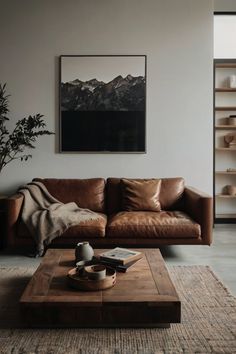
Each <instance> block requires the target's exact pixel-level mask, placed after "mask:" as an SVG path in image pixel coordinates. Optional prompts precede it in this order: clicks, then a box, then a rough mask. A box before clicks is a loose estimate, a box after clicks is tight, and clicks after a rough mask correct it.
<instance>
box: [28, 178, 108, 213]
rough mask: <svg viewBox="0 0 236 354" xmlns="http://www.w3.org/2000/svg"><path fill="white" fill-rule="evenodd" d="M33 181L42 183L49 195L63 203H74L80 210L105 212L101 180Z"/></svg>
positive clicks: (103, 184)
mask: <svg viewBox="0 0 236 354" xmlns="http://www.w3.org/2000/svg"><path fill="white" fill-rule="evenodd" d="M34 181H39V182H42V183H43V184H44V185H45V186H46V188H47V189H48V191H49V193H51V194H52V195H53V196H54V197H55V198H56V199H58V200H59V201H61V202H63V203H69V202H75V203H76V204H77V205H78V206H79V207H80V208H87V209H90V210H93V211H96V212H100V213H104V212H105V196H104V192H105V180H104V179H103V178H89V179H56V178H45V179H41V178H35V179H34Z"/></svg>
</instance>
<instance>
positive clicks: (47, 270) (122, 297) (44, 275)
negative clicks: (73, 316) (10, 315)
mask: <svg viewBox="0 0 236 354" xmlns="http://www.w3.org/2000/svg"><path fill="white" fill-rule="evenodd" d="M138 250H139V251H140V249H138ZM103 251H104V250H102V249H100V250H95V254H99V253H101V252H103ZM141 251H142V252H143V254H144V256H143V258H142V259H141V260H140V261H138V262H137V263H136V264H135V265H134V266H133V267H131V268H130V269H129V270H128V271H127V272H126V273H117V282H116V285H115V286H114V287H113V288H110V289H107V290H100V291H79V290H74V289H72V288H70V287H69V286H68V284H67V278H66V275H67V273H68V271H69V270H70V269H71V268H73V267H74V266H75V256H74V253H75V251H74V250H73V249H49V250H48V251H47V252H46V255H45V256H44V258H43V260H42V263H41V264H40V266H39V267H38V269H37V270H36V272H35V273H34V275H33V277H32V278H31V280H30V282H29V283H28V285H27V287H26V289H25V291H24V293H23V295H22V297H21V299H20V303H21V304H22V305H24V304H27V305H30V304H31V305H35V304H39V303H41V304H42V303H43V304H50V305H53V304H55V305H56V304H61V305H62V304H63V306H75V305H76V306H102V305H103V304H104V305H105V304H106V305H107V304H108V303H109V304H111V303H113V304H114V303H123V304H124V303H128V304H129V306H132V304H136V306H137V303H142V304H143V303H146V304H148V306H159V305H161V306H162V305H163V306H165V305H167V303H168V304H171V305H180V300H179V297H178V295H177V293H176V290H175V287H174V285H173V283H172V281H171V279H170V276H169V273H168V271H167V268H166V266H165V262H164V260H163V258H162V255H161V253H160V251H159V250H158V249H141Z"/></svg>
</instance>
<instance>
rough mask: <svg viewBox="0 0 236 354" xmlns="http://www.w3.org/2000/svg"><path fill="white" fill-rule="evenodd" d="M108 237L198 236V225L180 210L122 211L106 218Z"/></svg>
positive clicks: (199, 231)
mask: <svg viewBox="0 0 236 354" xmlns="http://www.w3.org/2000/svg"><path fill="white" fill-rule="evenodd" d="M106 233H107V237H110V238H117V237H119V238H132V237H133V238H145V237H146V238H199V237H200V236H201V228H200V225H199V224H197V223H196V222H194V221H193V220H192V219H191V218H190V217H188V216H187V215H186V214H185V213H183V212H180V211H160V212H150V211H146V212H145V211H122V212H119V213H116V214H113V215H112V216H110V217H109V218H108V222H107V231H106Z"/></svg>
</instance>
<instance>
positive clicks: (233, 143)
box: [224, 133, 236, 149]
mask: <svg viewBox="0 0 236 354" xmlns="http://www.w3.org/2000/svg"><path fill="white" fill-rule="evenodd" d="M224 141H225V143H226V144H227V146H228V147H229V148H233V149H235V148H236V134H234V133H228V134H226V135H225V136H224Z"/></svg>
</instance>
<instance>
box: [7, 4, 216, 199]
mask: <svg viewBox="0 0 236 354" xmlns="http://www.w3.org/2000/svg"><path fill="white" fill-rule="evenodd" d="M0 9H1V11H0V33H1V55H0V80H1V82H7V84H8V90H9V92H10V93H11V99H10V108H11V117H12V120H13V121H15V120H16V119H18V118H21V117H22V116H24V115H28V114H31V113H35V112H40V113H43V114H44V115H45V117H46V118H45V119H46V121H47V125H48V128H49V129H53V130H55V131H56V133H57V134H56V137H43V138H41V139H40V141H39V143H38V144H37V149H36V150H35V151H33V159H32V160H30V161H29V162H27V163H23V162H20V161H16V162H14V163H12V164H10V165H9V166H8V167H6V169H5V170H3V173H2V175H1V177H0V178H1V181H0V192H10V191H12V190H14V189H15V188H16V187H17V186H19V185H20V184H22V183H25V182H28V181H30V180H31V179H32V178H33V177H35V176H41V177H68V178H70V177H71V178H73V177H74V178H76V177H77V178H84V177H95V176H103V177H108V176H127V177H155V176H157V177H162V176H163V177H164V176H165V177H167V176H183V177H185V179H186V182H187V184H190V185H194V186H195V187H198V188H200V189H203V190H205V191H207V192H209V193H211V192H212V160H213V157H212V156H213V143H212V130H213V129H212V124H213V123H212V81H213V80H212V58H213V16H212V13H213V2H212V0H198V1H195V0H178V1H176V0H165V1H163V0H119V1H117V0H100V1H97V0H86V1H83V0H67V1H64V0H40V1H32V0H21V1H19V0H8V1H5V0H0ZM60 54H146V55H147V154H145V155H133V154H117V155H113V154H108V155H103V154H59V153H58V152H57V151H58V121H59V117H58V56H59V55H60Z"/></svg>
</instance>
